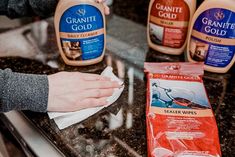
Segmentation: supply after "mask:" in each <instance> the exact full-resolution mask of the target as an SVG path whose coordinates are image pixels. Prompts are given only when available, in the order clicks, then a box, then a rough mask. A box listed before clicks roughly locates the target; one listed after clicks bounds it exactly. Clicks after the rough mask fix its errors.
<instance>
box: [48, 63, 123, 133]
mask: <svg viewBox="0 0 235 157" xmlns="http://www.w3.org/2000/svg"><path fill="white" fill-rule="evenodd" d="M101 75H102V76H106V77H109V78H111V80H112V81H118V83H119V84H120V85H121V84H123V82H122V81H121V80H120V79H119V78H118V77H117V76H115V75H114V73H113V68H112V67H109V66H108V67H106V68H105V70H104V71H103V72H102V73H101ZM123 89H124V86H123V87H122V88H119V89H115V91H114V93H113V95H112V96H110V97H108V99H107V101H108V104H107V105H106V106H100V107H93V108H87V109H83V110H79V111H76V112H64V113H63V112H48V116H49V118H50V119H54V121H55V123H56V125H57V126H58V128H59V129H64V128H66V127H69V126H71V125H73V124H75V123H79V122H81V121H83V120H85V119H87V118H88V117H90V116H92V115H94V114H95V113H97V112H99V111H100V110H102V109H103V108H105V107H108V106H109V105H111V104H113V103H114V102H115V101H116V100H117V99H118V98H119V97H120V95H121V94H122V92H123Z"/></svg>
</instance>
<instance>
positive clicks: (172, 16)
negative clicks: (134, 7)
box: [147, 0, 196, 55]
mask: <svg viewBox="0 0 235 157" xmlns="http://www.w3.org/2000/svg"><path fill="white" fill-rule="evenodd" d="M195 9H196V0H151V1H150V4H149V12H148V26H147V38H148V44H149V46H150V47H151V48H153V49H154V50H156V51H159V52H162V53H166V54H171V55H180V54H182V53H183V51H184V49H185V47H186V43H187V40H186V38H187V33H188V26H189V23H190V20H191V18H192V16H193V13H194V12H195Z"/></svg>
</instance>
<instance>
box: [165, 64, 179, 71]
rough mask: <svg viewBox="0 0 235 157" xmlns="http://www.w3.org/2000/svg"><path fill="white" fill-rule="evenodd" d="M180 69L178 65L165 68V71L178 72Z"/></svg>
mask: <svg viewBox="0 0 235 157" xmlns="http://www.w3.org/2000/svg"><path fill="white" fill-rule="evenodd" d="M180 68H181V66H180V65H169V66H167V67H166V69H167V70H179V69H180Z"/></svg>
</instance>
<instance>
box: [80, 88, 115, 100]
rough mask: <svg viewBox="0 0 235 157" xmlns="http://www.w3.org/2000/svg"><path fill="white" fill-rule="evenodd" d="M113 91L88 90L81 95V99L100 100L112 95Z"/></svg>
mask: <svg viewBox="0 0 235 157" xmlns="http://www.w3.org/2000/svg"><path fill="white" fill-rule="evenodd" d="M113 92H114V89H113V88H111V89H90V90H86V91H85V92H83V93H82V97H83V98H102V97H110V96H112V95H113Z"/></svg>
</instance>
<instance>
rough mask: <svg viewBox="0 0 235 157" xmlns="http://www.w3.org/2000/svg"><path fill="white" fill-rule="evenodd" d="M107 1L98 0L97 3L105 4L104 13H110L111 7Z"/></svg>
mask: <svg viewBox="0 0 235 157" xmlns="http://www.w3.org/2000/svg"><path fill="white" fill-rule="evenodd" d="M105 1H106V0H96V2H97V3H103V5H104V14H105V15H109V14H110V10H109V7H108V6H107V5H106V4H105V3H104V2H105Z"/></svg>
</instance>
